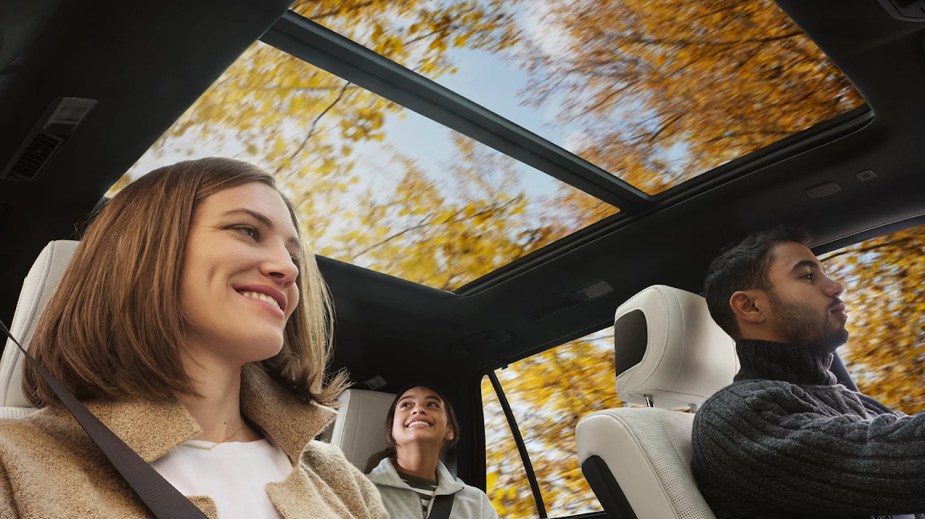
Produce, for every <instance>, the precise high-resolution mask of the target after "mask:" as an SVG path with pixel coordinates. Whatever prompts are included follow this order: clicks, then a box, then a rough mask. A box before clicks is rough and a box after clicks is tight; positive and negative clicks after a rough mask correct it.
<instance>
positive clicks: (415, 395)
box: [392, 386, 456, 450]
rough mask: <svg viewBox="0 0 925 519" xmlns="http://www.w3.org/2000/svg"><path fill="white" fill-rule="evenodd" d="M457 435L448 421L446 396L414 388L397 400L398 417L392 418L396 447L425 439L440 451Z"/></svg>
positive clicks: (429, 390) (422, 388)
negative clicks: (441, 396)
mask: <svg viewBox="0 0 925 519" xmlns="http://www.w3.org/2000/svg"><path fill="white" fill-rule="evenodd" d="M455 434H456V432H455V431H453V429H452V427H451V426H450V425H449V424H448V419H447V413H446V407H445V404H444V402H443V399H442V398H440V395H438V394H437V393H436V392H435V391H433V390H431V389H429V388H426V387H420V386H419V387H413V388H411V389H409V390H407V391H405V392H404V393H402V395H401V397H400V398H399V399H398V401H397V402H396V404H395V418H394V419H393V420H392V438H393V439H394V441H395V448H396V449H400V448H402V446H404V445H408V444H409V443H414V442H424V443H429V444H432V445H434V447H435V448H436V449H438V450H439V449H440V448H441V447H443V444H444V442H447V441H450V440H452V439H453V438H454V436H455Z"/></svg>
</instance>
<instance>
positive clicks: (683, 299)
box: [614, 285, 739, 409]
mask: <svg viewBox="0 0 925 519" xmlns="http://www.w3.org/2000/svg"><path fill="white" fill-rule="evenodd" d="M614 343H615V350H614V351H615V359H616V367H617V394H618V395H619V396H620V399H622V400H623V401H624V402H629V403H634V404H645V403H646V398H647V397H648V398H649V399H650V400H651V402H652V404H653V405H655V406H656V407H663V408H669V409H678V408H683V407H696V406H699V405H700V404H701V403H702V402H703V401H704V400H706V399H707V397H709V396H710V395H712V394H713V393H715V392H716V391H718V390H719V389H721V388H723V387H724V386H727V385H729V384H731V383H732V378H733V377H734V376H735V374H736V372H737V371H738V370H739V359H738V357H737V356H736V352H735V342H734V341H733V340H732V338H731V337H729V336H728V335H727V334H726V332H724V331H723V330H722V329H721V328H720V327H719V326H718V325H717V324H716V323H715V322H714V321H713V319H712V318H711V317H710V312H709V310H708V309H707V303H706V301H705V300H704V299H703V298H702V297H700V296H698V295H696V294H691V293H690V292H686V291H684V290H680V289H677V288H671V287H668V286H664V285H654V286H651V287H649V288H647V289H645V290H643V291H642V292H639V293H638V294H636V295H635V296H633V297H632V298H630V299H629V300H628V301H626V302H625V303H623V304H622V305H620V307H619V308H617V313H616V318H615V320H614Z"/></svg>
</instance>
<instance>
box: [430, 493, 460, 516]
mask: <svg viewBox="0 0 925 519" xmlns="http://www.w3.org/2000/svg"><path fill="white" fill-rule="evenodd" d="M454 497H456V494H440V495H439V496H434V506H432V507H430V515H428V516H427V519H450V511H451V510H453V498H454Z"/></svg>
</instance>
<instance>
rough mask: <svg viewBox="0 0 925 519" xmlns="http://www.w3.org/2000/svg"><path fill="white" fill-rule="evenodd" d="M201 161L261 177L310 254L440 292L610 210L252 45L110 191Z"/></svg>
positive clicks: (296, 62) (265, 47)
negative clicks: (274, 187) (298, 217)
mask: <svg viewBox="0 0 925 519" xmlns="http://www.w3.org/2000/svg"><path fill="white" fill-rule="evenodd" d="M211 155H222V156H232V157H235V158H239V159H241V160H245V161H249V162H253V163H255V164H258V165H260V166H262V167H263V168H264V169H266V170H267V171H270V172H272V173H273V174H274V175H275V176H276V177H277V179H278V180H279V182H280V184H281V187H282V188H283V190H284V191H285V192H286V194H287V195H288V196H289V198H290V199H291V200H292V201H293V202H294V203H295V204H296V205H297V207H298V208H299V210H300V212H301V214H302V215H303V216H304V231H305V238H306V241H307V242H308V243H309V245H310V246H311V247H312V248H313V249H314V251H315V252H317V253H319V254H322V255H325V256H329V257H332V258H335V259H339V260H342V261H346V262H350V263H353V264H356V265H360V266H363V267H368V268H371V269H373V270H376V271H379V272H384V273H387V274H391V275H395V276H398V277H402V278H404V279H407V280H410V281H414V282H417V283H422V284H426V285H429V286H432V287H436V288H440V289H445V290H452V289H455V288H458V287H459V286H462V285H463V284H465V283H468V282H470V281H472V280H475V279H477V278H479V277H481V276H482V275H484V274H487V273H489V272H491V271H493V270H495V269H497V268H499V267H501V266H503V265H506V264H507V263H509V262H511V261H513V260H514V259H517V258H519V257H521V256H524V255H526V254H528V253H530V252H532V251H534V250H536V249H538V248H540V247H542V246H544V245H546V244H549V243H551V242H552V241H555V240H557V239H559V238H562V237H564V236H566V235H568V234H571V233H572V232H574V231H576V230H578V229H580V228H582V227H584V226H586V225H589V224H590V223H593V222H595V221H598V220H600V219H602V218H605V217H607V216H610V215H612V214H615V213H616V212H617V209H616V208H614V207H612V206H609V205H607V204H605V203H603V202H601V201H599V200H597V199H596V198H593V197H591V196H589V195H586V194H584V193H582V192H580V191H578V190H576V189H574V188H572V187H571V186H568V185H566V184H564V183H561V182H559V181H558V180H556V179H554V178H552V177H549V176H547V175H545V174H543V173H540V172H539V171H536V170H534V169H532V168H530V167H529V166H526V165H524V164H522V163H520V162H517V161H515V160H514V159H511V158H510V157H507V156H506V155H503V154H502V153H500V152H497V151H495V150H493V149H491V148H488V147H487V146H485V145H483V144H481V143H478V142H477V141H474V140H472V139H470V138H468V137H465V136H463V135H461V134H458V133H456V132H454V131H452V130H449V129H447V128H445V127H443V126H441V125H439V124H437V123H435V122H433V121H431V120H429V119H427V118H425V117H423V116H420V115H418V114H416V113H414V112H412V111H410V110H407V109H404V108H403V107H401V106H398V105H396V104H394V103H392V102H390V101H388V100H386V99H384V98H382V97H379V96H377V95H375V94H373V93H371V92H369V91H367V90H364V89H362V88H360V87H357V86H356V85H353V84H351V83H349V82H347V81H345V80H343V79H341V78H338V77H337V76H334V75H332V74H330V73H328V72H325V71H323V70H321V69H318V68H316V67H314V66H312V65H310V64H308V63H305V62H303V61H301V60H299V59H297V58H295V57H292V56H290V55H288V54H286V53H283V52H282V51H279V50H278V49H275V48H273V47H270V46H268V45H265V44H263V43H260V42H258V43H255V44H254V45H253V46H252V47H251V48H250V49H249V50H247V51H246V52H245V53H244V54H243V55H242V56H241V57H240V58H239V59H238V60H237V61H236V62H235V63H234V64H233V65H232V66H231V67H230V68H229V69H228V71H226V73H225V74H224V75H223V76H222V77H221V78H219V79H218V80H217V81H216V82H215V83H214V84H213V85H212V87H210V89H209V90H208V91H207V92H206V93H205V94H204V95H203V96H202V97H201V98H200V99H199V100H198V101H197V102H196V103H195V104H194V105H193V106H192V107H191V108H190V109H189V110H188V111H187V112H186V113H185V114H184V115H183V116H182V117H181V118H180V119H179V120H178V121H177V122H176V123H175V124H174V125H173V127H171V128H170V129H169V130H168V131H167V132H166V133H165V134H164V135H163V136H162V137H161V138H160V139H159V140H158V141H157V143H155V145H154V146H153V147H152V148H151V149H150V150H149V151H148V152H147V153H146V154H145V155H144V156H143V157H142V158H141V159H140V160H139V161H138V163H137V164H136V165H135V166H133V168H132V169H131V170H130V172H129V173H128V175H127V176H126V177H125V178H124V179H122V180H120V182H119V183H118V184H117V185H116V187H115V189H118V188H119V187H121V186H122V185H124V184H125V183H127V182H129V181H130V180H131V179H132V178H134V177H136V176H138V175H140V174H143V173H144V172H147V171H150V170H151V169H153V168H155V167H158V166H161V165H165V164H171V163H174V162H177V161H179V160H184V159H188V158H196V157H203V156H211Z"/></svg>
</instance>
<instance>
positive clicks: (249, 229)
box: [233, 225, 258, 239]
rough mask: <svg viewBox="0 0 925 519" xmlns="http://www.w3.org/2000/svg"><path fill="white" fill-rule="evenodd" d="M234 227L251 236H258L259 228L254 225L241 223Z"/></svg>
mask: <svg viewBox="0 0 925 519" xmlns="http://www.w3.org/2000/svg"><path fill="white" fill-rule="evenodd" d="M233 229H234V230H236V231H238V232H239V233H241V234H243V235H245V236H248V237H250V238H254V239H256V238H257V236H258V235H257V228H256V227H254V226H252V225H239V226H237V227H233Z"/></svg>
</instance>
